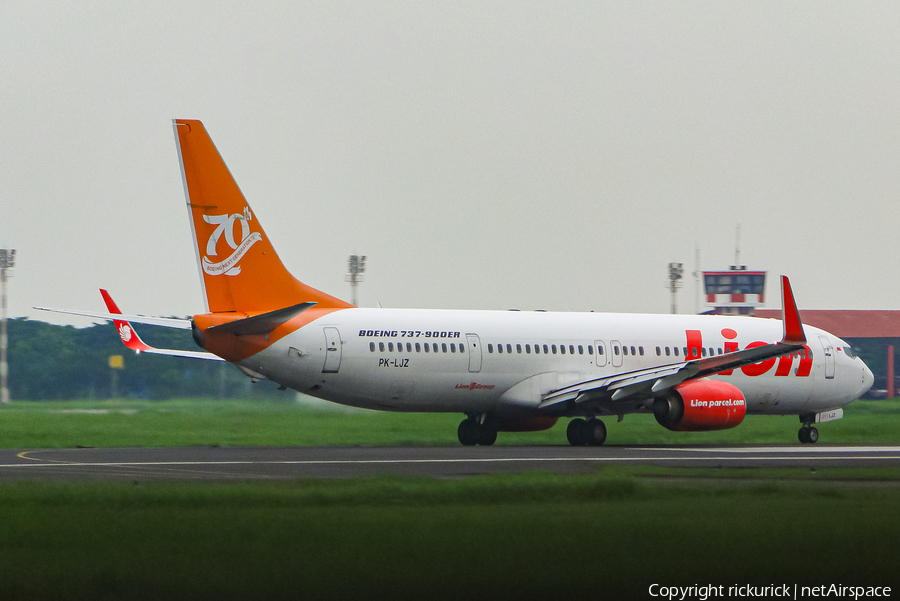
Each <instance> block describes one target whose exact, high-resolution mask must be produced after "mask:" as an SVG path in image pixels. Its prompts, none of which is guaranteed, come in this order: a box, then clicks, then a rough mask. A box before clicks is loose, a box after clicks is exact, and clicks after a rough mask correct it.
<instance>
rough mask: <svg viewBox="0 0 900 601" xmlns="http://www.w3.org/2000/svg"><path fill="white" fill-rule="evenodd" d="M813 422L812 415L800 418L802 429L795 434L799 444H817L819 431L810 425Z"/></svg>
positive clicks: (814, 417) (813, 416) (814, 418)
mask: <svg viewBox="0 0 900 601" xmlns="http://www.w3.org/2000/svg"><path fill="white" fill-rule="evenodd" d="M815 420H816V416H815V414H812V413H811V414H807V415H801V416H800V423H801V424H803V427H802V428H800V432H798V433H797V438H799V439H800V442H802V443H804V444H805V443H810V444H814V443H817V442H819V431H818V430H817V429H816V427H815V426H813V425H812V424H813V422H815Z"/></svg>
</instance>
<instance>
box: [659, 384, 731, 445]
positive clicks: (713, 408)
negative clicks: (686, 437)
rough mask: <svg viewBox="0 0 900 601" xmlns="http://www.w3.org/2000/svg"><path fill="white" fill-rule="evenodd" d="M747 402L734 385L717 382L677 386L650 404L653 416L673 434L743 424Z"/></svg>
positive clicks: (720, 428) (721, 428)
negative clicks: (673, 432)
mask: <svg viewBox="0 0 900 601" xmlns="http://www.w3.org/2000/svg"><path fill="white" fill-rule="evenodd" d="M746 410H747V401H746V400H745V399H744V393H742V392H741V391H740V389H739V388H738V387H737V386H734V385H733V384H729V383H728V382H720V381H718V380H692V381H690V382H684V383H682V384H679V385H678V386H676V387H675V388H673V389H672V390H670V391H669V394H667V395H666V396H665V398H660V399H656V400H655V401H654V402H653V415H654V416H656V421H658V422H659V424H660V425H661V426H663V427H665V428H668V429H669V430H672V431H675V432H699V431H705V430H726V429H728V428H734V427H735V426H736V425H738V424H739V423H741V422H742V421H744V414H745V413H746Z"/></svg>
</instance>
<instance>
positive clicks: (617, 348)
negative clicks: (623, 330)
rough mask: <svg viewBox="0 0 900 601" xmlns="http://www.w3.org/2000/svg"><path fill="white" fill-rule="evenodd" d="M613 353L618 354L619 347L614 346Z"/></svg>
mask: <svg viewBox="0 0 900 601" xmlns="http://www.w3.org/2000/svg"><path fill="white" fill-rule="evenodd" d="M613 353H614V354H616V355H618V354H619V347H617V346H614V347H613Z"/></svg>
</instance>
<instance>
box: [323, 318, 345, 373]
mask: <svg viewBox="0 0 900 601" xmlns="http://www.w3.org/2000/svg"><path fill="white" fill-rule="evenodd" d="M340 367H341V333H340V332H338V329H337V328H325V367H323V368H322V373H323V374H336V373H337V372H338V369H339V368H340Z"/></svg>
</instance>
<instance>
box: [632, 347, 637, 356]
mask: <svg viewBox="0 0 900 601" xmlns="http://www.w3.org/2000/svg"><path fill="white" fill-rule="evenodd" d="M631 354H632V355H634V354H636V353H635V352H634V347H631Z"/></svg>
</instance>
